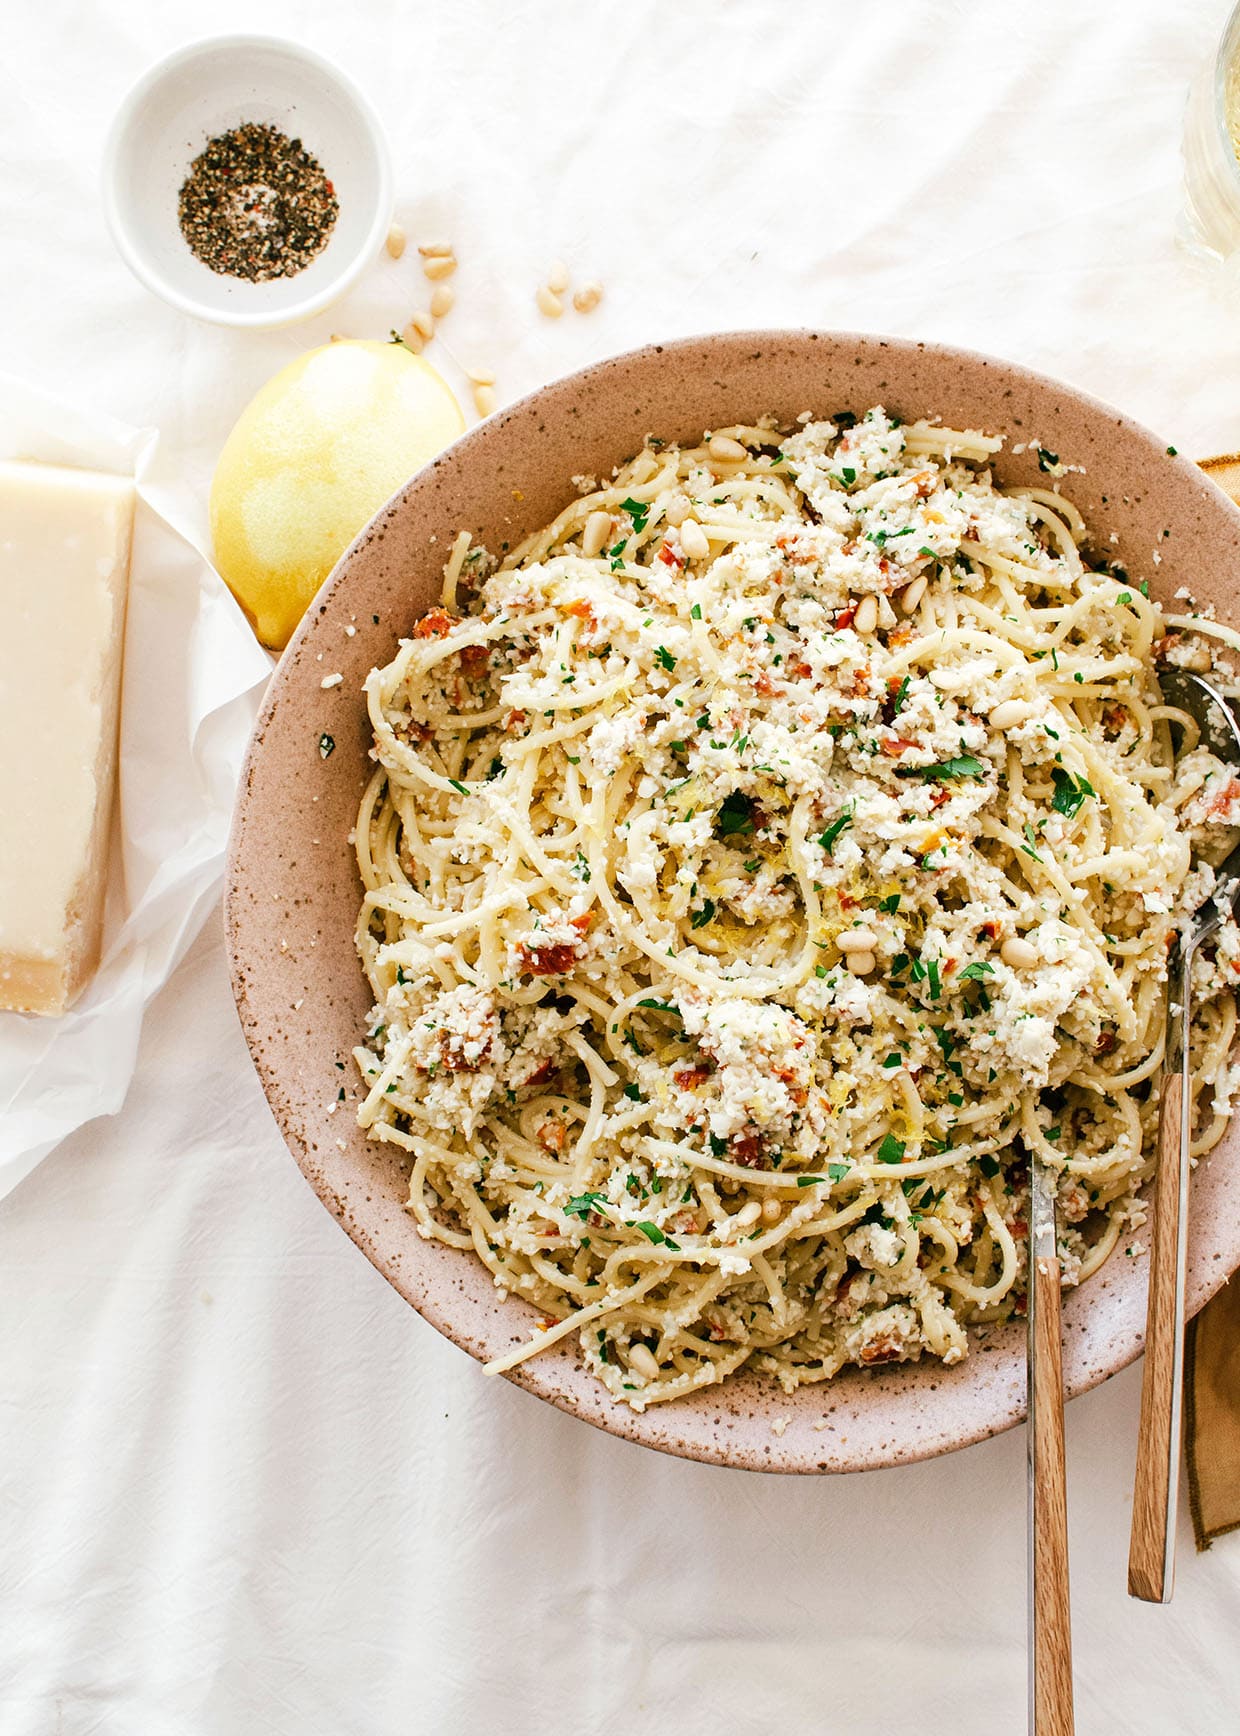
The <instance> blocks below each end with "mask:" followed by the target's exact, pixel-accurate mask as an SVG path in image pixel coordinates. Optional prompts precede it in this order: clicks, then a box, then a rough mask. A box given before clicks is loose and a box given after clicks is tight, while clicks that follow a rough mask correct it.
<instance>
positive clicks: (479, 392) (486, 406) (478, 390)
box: [474, 386, 495, 416]
mask: <svg viewBox="0 0 1240 1736" xmlns="http://www.w3.org/2000/svg"><path fill="white" fill-rule="evenodd" d="M474 409H475V410H476V411H477V412H478V414H479V415H480V416H490V415H492V414H493V412H494V410H495V389H494V387H492V386H475V387H474Z"/></svg>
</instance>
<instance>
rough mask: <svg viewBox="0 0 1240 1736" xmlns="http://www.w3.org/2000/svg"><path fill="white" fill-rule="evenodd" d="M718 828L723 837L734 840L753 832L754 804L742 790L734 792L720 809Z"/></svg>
mask: <svg viewBox="0 0 1240 1736" xmlns="http://www.w3.org/2000/svg"><path fill="white" fill-rule="evenodd" d="M718 826H719V833H720V836H721V837H724V838H732V837H735V836H737V835H738V834H739V833H742V832H752V831H753V803H752V802H751V801H750V799H749V797H748V796H747V795H745V794H744V792H743V791H741V790H732V791H731V792H730V793H729V794H728V795H726V796H725V797H724V799H723V805H722V806H721V807H720V809H719V814H718Z"/></svg>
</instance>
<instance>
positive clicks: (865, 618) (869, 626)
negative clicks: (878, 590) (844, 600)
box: [853, 591, 878, 633]
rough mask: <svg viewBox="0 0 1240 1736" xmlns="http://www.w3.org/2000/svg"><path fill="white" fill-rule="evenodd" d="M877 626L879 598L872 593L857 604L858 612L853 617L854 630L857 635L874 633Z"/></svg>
mask: <svg viewBox="0 0 1240 1736" xmlns="http://www.w3.org/2000/svg"><path fill="white" fill-rule="evenodd" d="M877 626H878V598H877V597H876V596H875V595H874V593H873V592H872V591H871V592H870V593H869V594H868V595H867V596H864V597H862V599H861V601H860V602H859V603H858V604H857V612H856V614H855V615H854V616H853V630H854V632H857V633H872V632H873V631H874V629H875V627H877Z"/></svg>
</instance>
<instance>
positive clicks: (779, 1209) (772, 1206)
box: [762, 1199, 784, 1224]
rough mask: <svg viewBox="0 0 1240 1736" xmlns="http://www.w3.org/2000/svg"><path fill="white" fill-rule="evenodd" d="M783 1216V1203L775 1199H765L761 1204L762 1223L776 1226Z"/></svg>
mask: <svg viewBox="0 0 1240 1736" xmlns="http://www.w3.org/2000/svg"><path fill="white" fill-rule="evenodd" d="M783 1215H784V1208H783V1202H782V1201H781V1200H775V1199H765V1200H763V1202H762V1222H763V1223H764V1224H777V1223H778V1222H779V1220H780V1218H782V1217H783Z"/></svg>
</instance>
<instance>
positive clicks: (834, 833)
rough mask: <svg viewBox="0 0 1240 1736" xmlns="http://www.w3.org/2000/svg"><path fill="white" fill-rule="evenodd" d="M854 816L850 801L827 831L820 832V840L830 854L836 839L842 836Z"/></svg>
mask: <svg viewBox="0 0 1240 1736" xmlns="http://www.w3.org/2000/svg"><path fill="white" fill-rule="evenodd" d="M852 818H853V810H852V803H851V802H850V803H849V804H848V806H847V807H846V808H845V809H844V811H843V813H841V814H837V815H836V816H835V818H834V820H832V822H831V824H830V825H829V826H828V827H827V829H826V831H825V832H822V833H820V834H819V838H818V842H819V844H820V845H821V846H822V848H823V849H824V850H825V851H826V853H827V855H828V856H830V855H831V854H832V853H833V852H834V850H835V841H836V839H837V838H838V837H839V836H840V833H841V832H843V831H844V829H845V827H847V826H851V825H852Z"/></svg>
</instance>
